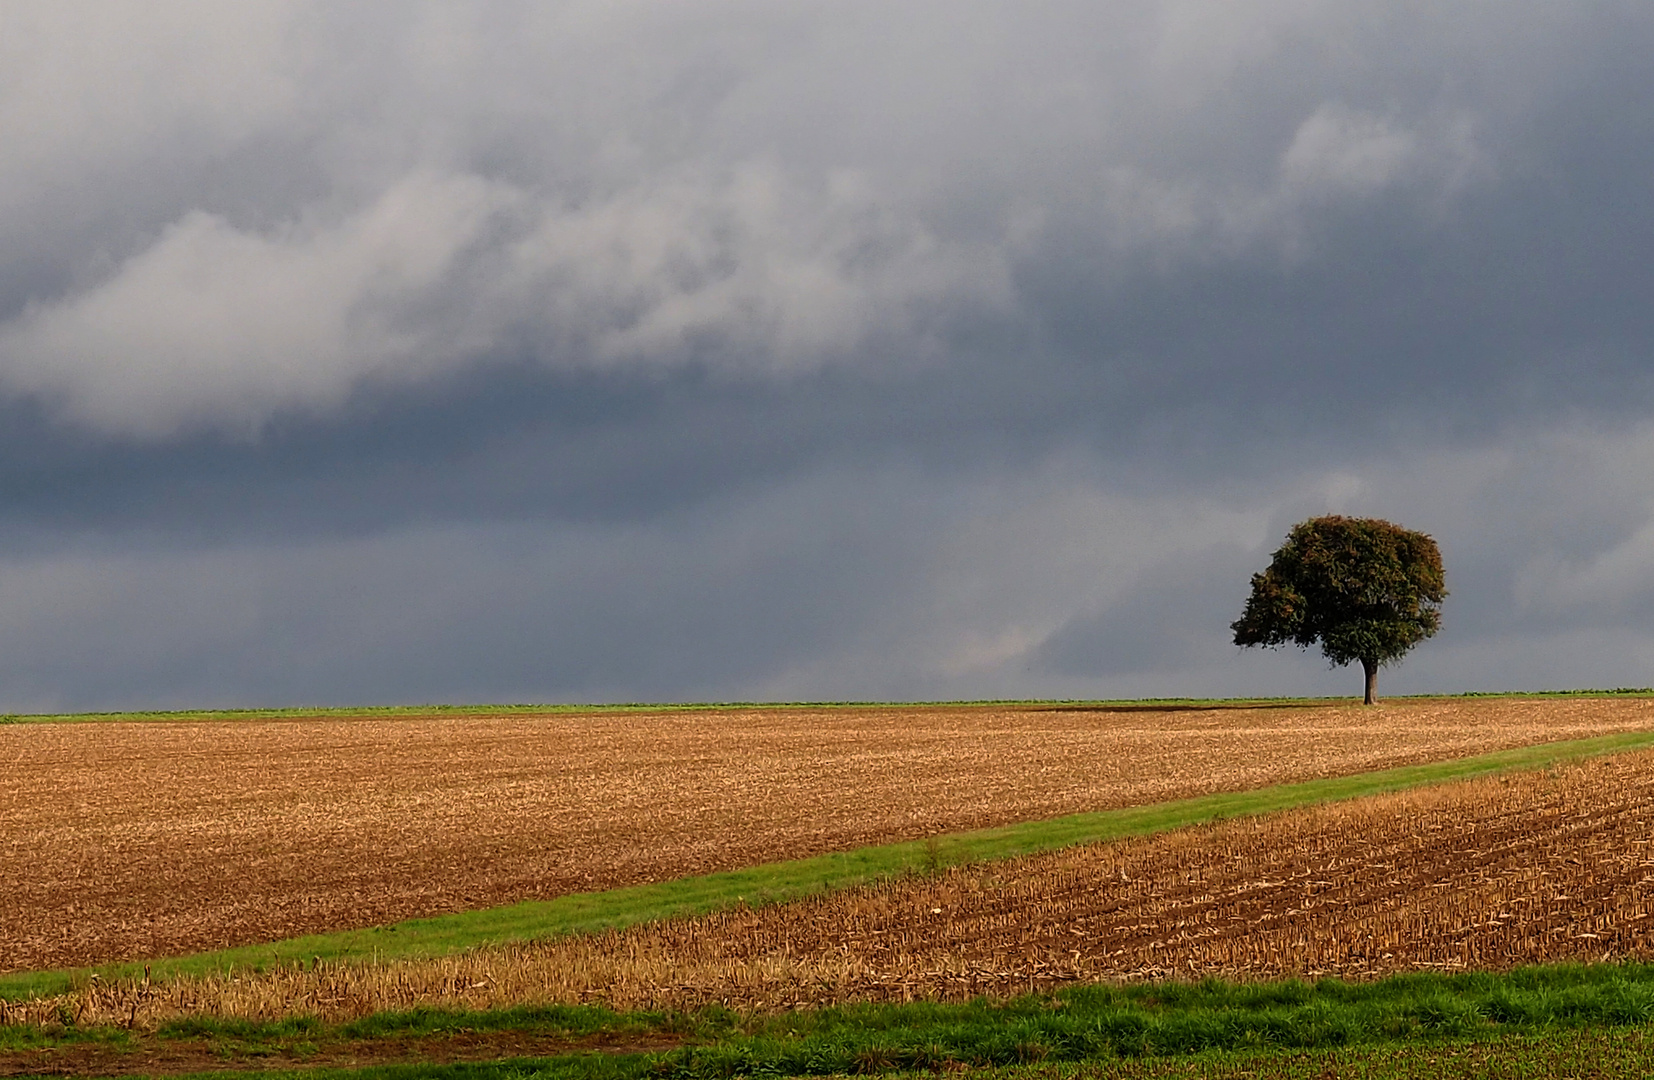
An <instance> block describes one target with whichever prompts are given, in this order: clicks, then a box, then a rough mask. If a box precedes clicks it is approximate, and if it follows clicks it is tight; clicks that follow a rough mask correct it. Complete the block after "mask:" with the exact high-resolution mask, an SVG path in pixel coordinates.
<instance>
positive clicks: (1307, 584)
mask: <svg viewBox="0 0 1654 1080" xmlns="http://www.w3.org/2000/svg"><path fill="white" fill-rule="evenodd" d="M1446 596H1447V589H1446V587H1445V586H1444V585H1443V580H1442V557H1441V552H1440V551H1439V550H1437V548H1436V542H1435V541H1434V540H1432V539H1430V537H1428V536H1426V535H1425V534H1424V533H1421V532H1413V531H1412V530H1410V529H1403V528H1402V527H1401V526H1399V525H1392V524H1391V523H1390V522H1388V521H1380V520H1378V519H1377V518H1347V517H1338V516H1332V517H1318V518H1310V519H1309V520H1308V521H1304V522H1300V523H1299V524H1297V525H1294V526H1293V527H1292V531H1291V532H1290V533H1288V534H1287V538H1286V543H1284V544H1282V545H1281V549H1280V550H1279V551H1277V552H1275V557H1274V558H1273V560H1271V562H1270V564H1269V569H1267V570H1265V571H1264V572H1263V573H1261V574H1253V575H1252V595H1251V596H1250V597H1248V598H1247V601H1246V611H1245V612H1244V613H1242V615H1241V617H1240V619H1238V620H1237V621H1236V622H1235V623H1234V624H1233V625H1232V626H1231V627H1230V628H1231V629H1232V630H1234V631H1235V644H1236V645H1263V646H1267V647H1269V648H1279V647H1280V646H1282V645H1285V644H1287V643H1289V642H1290V643H1291V644H1294V645H1297V646H1299V647H1300V648H1305V649H1307V648H1309V647H1310V646H1311V645H1314V644H1315V643H1316V642H1320V643H1321V652H1322V653H1324V654H1325V655H1326V657H1327V659H1328V660H1331V661H1332V664H1333V666H1334V667H1342V666H1343V665H1345V664H1348V663H1349V662H1351V661H1352V660H1359V661H1361V669H1362V671H1364V672H1365V673H1366V676H1367V692H1366V696H1365V701H1366V704H1368V705H1371V704H1372V703H1373V688H1374V686H1375V685H1376V684H1377V682H1378V669H1379V668H1381V667H1386V666H1388V665H1390V664H1394V663H1397V662H1399V661H1400V660H1401V658H1402V657H1403V656H1405V655H1406V653H1407V650H1408V649H1411V648H1412V647H1413V646H1414V645H1417V644H1418V643H1419V642H1421V641H1423V640H1424V639H1425V638H1427V637H1431V636H1433V635H1434V634H1435V632H1436V630H1437V629H1438V628H1439V627H1440V626H1441V603H1442V600H1443V599H1445V598H1446Z"/></svg>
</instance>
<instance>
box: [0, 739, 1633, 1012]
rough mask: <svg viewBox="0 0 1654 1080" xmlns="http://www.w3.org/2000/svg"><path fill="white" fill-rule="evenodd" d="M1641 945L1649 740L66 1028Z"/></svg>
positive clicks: (1500, 962) (1236, 969)
mask: <svg viewBox="0 0 1654 1080" xmlns="http://www.w3.org/2000/svg"><path fill="white" fill-rule="evenodd" d="M1606 958H1634V959H1641V960H1648V959H1651V958H1654V751H1640V752H1637V753H1632V754H1623V755H1618V756H1615V757H1611V758H1599V759H1594V760H1591V761H1588V762H1585V763H1583V764H1577V765H1570V766H1565V767H1562V768H1557V769H1552V770H1548V771H1544V772H1528V773H1519V774H1513V775H1508V776H1503V777H1493V778H1486V779H1481V780H1474V781H1466V782H1461V783H1458V784H1452V785H1446V786H1443V787H1438V788H1427V789H1419V790H1415V791H1410V792H1404V793H1399V794H1394V795H1385V796H1376V797H1372V798H1368V799H1364V800H1359V801H1355V802H1348V803H1338V804H1332V805H1328V806H1322V807H1314V808H1309V809H1304V810H1297V811H1289V812H1286V813H1282V814H1276V815H1271V816H1268V817H1264V818H1249V819H1242V820H1235V821H1230V822H1224V823H1221V824H1217V825H1209V826H1202V827H1198V828H1193V829H1186V830H1182V831H1180V832H1176V833H1168V834H1162V835H1160V836H1154V837H1144V838H1139V839H1134V840H1126V841H1119V842H1116V843H1112V844H1098V845H1090V846H1086V847H1081V848H1071V849H1068V850H1065V851H1060V852H1055V853H1051V854H1046V855H1039V856H1029V857H1026V858H1024V859H1020V860H1016V861H1013V862H1007V863H996V864H984V865H980V866H975V867H955V868H952V869H950V870H948V871H946V872H943V873H941V874H938V875H936V876H934V877H930V878H915V879H908V880H904V881H897V882H892V883H889V884H886V885H881V886H873V887H866V888H861V889H855V890H849V891H847V892H842V893H837V894H833V895H830V896H825V897H818V898H814V899H810V900H805V901H799V902H795V903H790V904H782V905H774V906H771V907H766V908H762V909H759V910H755V911H734V912H725V913H720V914H714V915H709V916H704V917H701V918H696V919H683V920H675V921H672V922H668V923H658V924H648V925H643V926H638V927H633V928H631V929H629V930H624V931H611V932H607V933H604V934H598V935H591V936H585V937H573V938H565V939H562V940H560V941H556V942H550V943H545V944H540V945H531V946H517V947H512V948H499V949H486V950H478V951H475V952H473V953H469V954H465V955H461V956H455V957H448V958H444V959H438V960H420V961H404V962H400V963H395V964H389V965H381V966H373V965H364V966H358V967H347V966H343V965H321V966H320V967H315V966H312V967H310V968H308V969H307V968H304V967H303V966H300V967H294V968H287V969H284V970H281V971H278V972H275V973H272V974H270V975H267V976H263V977H245V976H244V977H241V978H238V979H230V978H222V977H218V978H209V979H200V980H180V981H178V982H175V983H171V984H168V985H165V986H154V987H145V986H139V985H132V984H126V985H119V986H110V987H99V986H94V987H92V988H90V989H88V990H85V991H82V992H80V993H78V994H76V995H71V996H70V997H68V998H66V999H63V1000H62V1001H61V1002H60V1003H54V1002H42V1003H34V1004H30V1005H20V1006H12V1007H11V1009H12V1012H13V1014H14V1017H15V1018H17V1019H22V1018H24V1017H25V1016H29V1017H33V1016H35V1014H37V1013H38V1014H40V1015H41V1016H50V1015H52V1010H54V1009H55V1008H57V1007H58V1006H59V1005H60V1004H61V1006H62V1007H63V1008H65V1009H67V1010H69V1011H71V1012H74V1013H76V1014H77V1015H80V1016H81V1017H82V1018H83V1019H85V1020H88V1021H92V1020H96V1021H98V1022H126V1023H137V1024H139V1025H140V1026H147V1025H151V1024H154V1023H157V1022H160V1021H163V1020H165V1019H167V1018H169V1017H173V1016H177V1015H189V1014H207V1015H215V1016H241V1017H270V1018H273V1017H279V1016H283V1015H293V1014H300V1015H320V1016H323V1017H334V1018H346V1017H351V1016H359V1015H365V1014H369V1013H373V1012H379V1011H382V1010H387V1009H407V1008H410V1007H412V1006H414V1005H420V1004H432V1005H450V1006H461V1007H469V1008H482V1007H491V1006H493V1007H497V1006H503V1005H508V1004H521V1003H529V1002H568V1003H574V1002H581V1001H592V1000H601V1001H606V1002H608V1003H610V1004H612V1005H615V1006H617V1007H622V1008H631V1007H685V1006H693V1005H699V1004H705V1003H709V1002H721V1003H724V1004H727V1005H732V1006H736V1007H740V1008H750V1009H760V1010H764V1009H781V1008H790V1007H797V1006H801V1005H819V1004H829V1003H836V1002H844V1001H851V1000H909V999H912V998H920V997H922V998H933V999H964V998H970V997H974V996H977V995H979V994H984V993H986V994H1008V993H1018V992H1023V991H1028V990H1034V989H1040V988H1049V987H1052V986H1054V985H1058V984H1062V983H1066V982H1071V981H1075V980H1098V979H1113V980H1126V979H1145V978H1166V977H1176V978H1195V977H1199V976H1203V975H1222V976H1228V977H1239V978H1243V979H1244V978H1277V977H1282V976H1290V975H1308V976H1314V975H1323V974H1333V975H1340V976H1346V977H1356V978H1361V977H1372V976H1377V975H1382V974H1389V973H1393V972H1399V971H1412V970H1421V969H1423V970H1444V969H1446V970H1454V969H1461V968H1467V967H1474V968H1480V969H1503V968H1509V967H1514V966H1516V965H1519V964H1530V963H1539V962H1547V961H1556V960H1567V959H1573V960H1601V959H1606Z"/></svg>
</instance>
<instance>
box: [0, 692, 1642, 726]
mask: <svg viewBox="0 0 1654 1080" xmlns="http://www.w3.org/2000/svg"><path fill="white" fill-rule="evenodd" d="M1582 697H1583V698H1612V697H1619V698H1624V697H1654V687H1648V686H1636V687H1633V686H1621V687H1616V688H1614V689H1612V690H1608V689H1596V690H1469V691H1465V692H1462V693H1453V694H1439V693H1430V694H1397V695H1393V696H1387V697H1385V699H1384V700H1385V701H1452V700H1458V699H1464V698H1509V699H1522V698H1582ZM1359 701H1360V699H1359V698H1351V697H1251V698H1182V697H1168V698H1119V699H1115V698H1098V699H1091V698H983V699H980V700H975V701H695V702H669V701H667V702H644V701H630V702H611V703H607V704H605V703H591V704H539V705H536V704H530V703H520V702H519V703H514V704H481V705H453V704H428V705H288V706H279V707H272V708H260V707H251V708H234V709H177V710H164V709H155V710H136V711H127V712H88V713H0V724H116V723H200V722H221V721H226V720H255V721H256V720H304V719H310V718H313V717H317V718H332V719H343V720H350V719H357V718H360V719H395V718H397V717H403V716H406V717H419V716H430V715H433V714H435V715H440V714H443V713H459V714H466V713H478V714H482V715H490V716H492V715H528V716H533V715H539V714H544V715H547V716H567V715H571V714H573V715H592V716H604V715H609V714H616V713H687V712H707V711H712V710H719V709H764V710H777V709H788V710H799V711H823V710H825V711H831V710H839V709H904V708H908V709H920V708H949V707H954V708H970V707H983V708H989V707H1004V708H1029V709H1038V708H1042V707H1044V708H1076V707H1079V708H1095V709H1132V710H1136V709H1141V710H1143V711H1145V712H1152V711H1154V710H1155V709H1159V708H1211V709H1244V708H1248V707H1250V706H1256V705H1302V706H1304V707H1306V708H1313V707H1318V706H1319V707H1325V706H1330V705H1355V704H1357V703H1359Z"/></svg>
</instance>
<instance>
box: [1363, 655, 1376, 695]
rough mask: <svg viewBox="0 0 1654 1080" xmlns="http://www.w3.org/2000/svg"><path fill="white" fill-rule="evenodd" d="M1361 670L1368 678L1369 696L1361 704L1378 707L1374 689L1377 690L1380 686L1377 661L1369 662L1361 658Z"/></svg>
mask: <svg viewBox="0 0 1654 1080" xmlns="http://www.w3.org/2000/svg"><path fill="white" fill-rule="evenodd" d="M1361 670H1362V672H1363V673H1365V674H1366V676H1367V696H1366V699H1365V700H1364V701H1362V702H1361V704H1363V705H1376V704H1378V702H1377V700H1376V699H1375V698H1374V697H1373V690H1374V688H1376V687H1377V686H1378V662H1377V661H1375V660H1368V659H1367V658H1366V657H1362V658H1361Z"/></svg>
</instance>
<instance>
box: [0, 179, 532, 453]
mask: <svg viewBox="0 0 1654 1080" xmlns="http://www.w3.org/2000/svg"><path fill="white" fill-rule="evenodd" d="M508 201H509V197H508V193H504V192H501V191H500V190H499V189H497V188H496V187H494V186H491V185H489V184H487V183H485V182H483V181H480V180H478V179H476V178H474V177H447V178H444V177H435V176H414V177H410V178H408V179H407V180H405V181H403V182H402V183H400V184H398V185H397V186H396V187H394V188H392V189H391V190H389V191H387V192H385V193H384V194H383V195H382V196H381V197H380V198H379V199H378V200H376V201H375V202H374V203H373V204H372V205H370V206H368V207H366V208H365V209H363V210H362V211H361V212H359V213H357V214H354V215H351V216H349V217H347V218H345V219H344V220H342V221H336V222H323V221H316V220H302V219H301V220H299V221H295V222H291V223H289V224H287V225H284V226H283V227H281V228H280V229H277V230H273V231H270V232H251V231H246V230H242V229H237V228H235V227H234V226H232V225H230V224H229V223H228V222H226V221H225V220H223V219H222V218H220V217H216V216H213V215H211V214H205V213H199V212H197V213H192V214H189V215H188V216H186V217H185V218H183V219H182V220H180V221H178V222H176V223H174V224H173V225H171V226H170V227H168V228H167V229H166V230H165V231H164V232H163V233H162V234H161V236H160V237H159V238H158V239H157V240H156V241H155V243H154V244H153V245H152V246H150V247H149V248H147V249H145V250H144V251H142V252H140V253H139V254H138V255H135V256H134V257H132V258H131V259H129V260H127V262H125V263H124V264H123V265H121V266H120V267H119V268H118V269H117V270H116V272H115V274H114V275H113V276H112V277H111V278H110V279H109V280H107V281H105V282H102V283H101V284H99V285H97V286H96V287H94V288H92V289H90V290H88V291H86V292H84V293H81V294H79V295H75V296H72V297H68V298H66V299H63V300H61V301H58V302H56V303H51V304H39V305H33V306H31V307H30V308H29V309H28V310H26V311H25V313H24V314H23V315H22V316H21V317H20V318H18V319H17V320H14V322H13V323H11V324H10V325H8V326H6V327H5V328H4V331H3V332H0V373H3V376H4V378H5V379H6V380H7V381H8V382H9V383H10V384H11V385H12V386H13V387H14V388H21V389H25V390H28V391H32V392H35V393H39V394H41V395H43V396H45V397H48V398H50V399H56V400H58V401H60V402H62V404H63V407H64V409H65V411H67V412H68V413H69V414H70V415H71V416H74V417H75V418H77V419H79V420H82V421H84V422H86V423H88V424H90V425H92V426H94V427H98V428H102V429H104V430H111V431H117V432H125V433H135V434H141V435H166V434H171V433H172V432H174V431H176V430H177V429H178V428H180V427H184V426H190V425H192V424H197V423H201V422H211V423H212V424H214V425H215V426H219V425H222V426H229V427H233V428H234V427H239V428H244V429H245V428H255V429H256V427H257V425H258V424H259V423H260V422H261V421H262V420H264V419H265V418H267V417H268V415H269V414H270V413H271V412H272V411H274V410H276V409H280V408H283V407H292V406H294V405H306V406H311V405H328V404H333V403H336V402H338V401H339V400H341V399H342V398H343V397H344V395H345V394H346V393H348V392H349V390H350V388H351V387H352V386H353V385H354V384H355V383H356V382H357V381H358V380H359V379H361V378H363V377H365V376H369V375H374V374H380V373H384V372H385V371H386V370H387V369H389V368H406V367H408V366H414V367H416V368H417V367H422V366H427V365H429V364H430V363H431V362H432V357H433V354H435V355H437V356H441V355H442V353H444V352H451V351H452V350H453V349H454V348H455V342H454V341H453V340H452V331H451V330H446V331H445V330H444V329H438V330H435V331H433V330H430V329H427V328H425V327H423V326H421V325H420V323H419V321H418V318H417V316H418V310H417V309H418V307H419V304H420V303H421V302H422V301H425V300H428V299H430V295H431V293H432V291H433V290H434V289H437V288H438V287H440V286H444V285H446V284H448V281H447V279H448V277H449V274H450V272H451V270H452V268H453V266H454V264H455V261H456V259H457V258H458V257H459V255H460V254H461V253H462V252H463V251H464V250H465V249H466V248H467V247H468V246H469V245H471V244H473V243H475V242H476V240H477V239H478V236H479V233H480V230H481V229H482V228H483V227H484V225H485V224H486V223H487V222H488V219H489V217H490V215H491V214H493V213H494V212H496V211H497V210H498V209H500V208H501V207H502V206H503V205H505V204H506V203H507V202H508Z"/></svg>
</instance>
